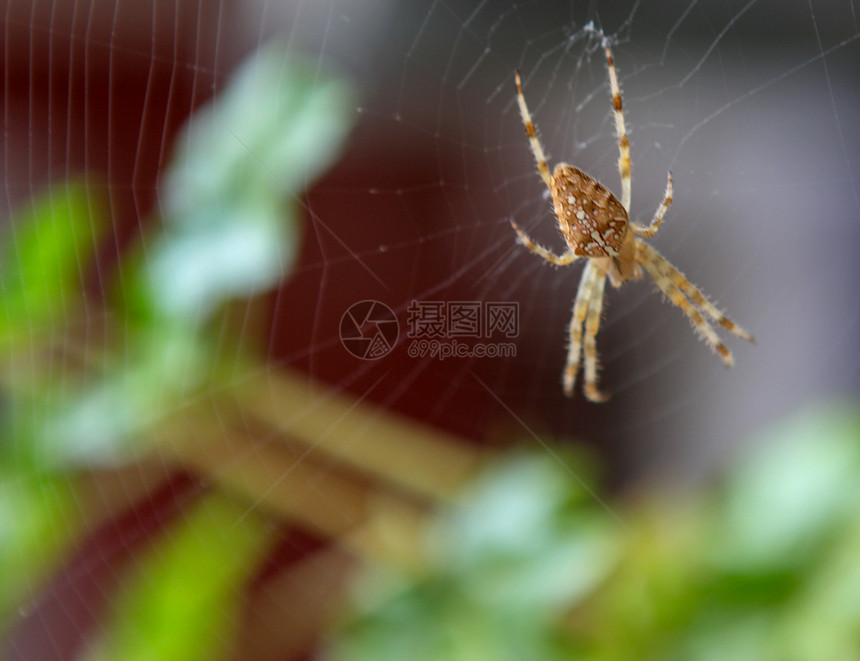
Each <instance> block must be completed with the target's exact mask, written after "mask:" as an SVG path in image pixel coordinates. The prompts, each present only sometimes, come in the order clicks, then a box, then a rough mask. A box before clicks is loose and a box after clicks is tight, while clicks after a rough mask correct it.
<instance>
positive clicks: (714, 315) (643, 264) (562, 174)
mask: <svg viewBox="0 0 860 661" xmlns="http://www.w3.org/2000/svg"><path fill="white" fill-rule="evenodd" d="M603 47H604V49H605V51H606V64H607V68H608V69H609V85H610V91H611V93H612V108H613V111H614V114H615V131H616V133H617V135H618V151H619V158H618V169H619V171H620V173H621V201H620V202H619V201H618V199H617V198H616V197H615V196H614V195H613V194H612V193H611V192H610V191H609V190H608V189H607V188H606V187H604V186H603V185H601V184H600V183H598V182H597V181H595V180H594V179H592V178H591V177H589V176H588V175H587V174H585V173H584V172H583V171H582V170H579V169H578V168H575V167H573V166H572V165H568V164H567V163H559V164H558V165H556V166H555V170H554V171H553V173H552V175H550V171H549V166H548V165H547V162H546V156H545V155H544V152H543V147H542V146H541V143H540V141H539V140H538V137H537V134H536V132H535V125H534V123H533V122H532V118H531V115H529V110H528V107H527V106H526V99H525V97H524V96H523V89H522V83H521V81H520V74H519V72H516V83H517V103H518V104H519V107H520V115H521V116H522V121H523V125H524V126H525V129H526V133H527V134H528V138H529V143H530V145H531V150H532V154H534V158H535V161H537V167H538V172H540V176H541V178H542V179H543V181H544V183H545V184H546V186H547V188H548V189H549V192H550V194H551V196H552V203H553V209H554V211H555V216H556V219H557V220H558V227H559V229H560V230H561V234H562V236H563V237H564V240H565V242H566V243H567V247H568V249H567V252H565V253H564V254H563V255H561V256H558V255H556V254H554V253H552V252H550V251H549V250H547V249H546V248H544V247H543V246H539V245H537V244H536V243H535V242H534V241H532V240H531V239H530V238H529V237H528V236H527V235H526V234H525V233H524V232H523V231H522V230H520V228H519V227H517V224H516V223H515V222H513V221H511V225H512V226H513V228H514V230H515V231H516V233H517V236H519V241H520V243H522V244H523V245H524V246H525V247H526V248H528V249H529V250H530V251H532V252H533V253H535V254H537V255H539V256H540V257H543V258H544V259H545V260H546V261H548V262H550V263H551V264H554V265H556V266H567V265H568V264H571V263H573V262H574V261H575V260H576V259H577V258H578V257H584V258H586V259H587V260H588V264H586V265H585V270H584V271H583V273H582V280H581V281H580V283H579V289H578V290H577V293H576V301H575V303H574V305H573V316H572V317H571V320H570V329H569V331H568V332H569V336H570V347H569V349H568V353H567V363H566V365H565V368H564V378H563V381H564V394H565V395H567V396H568V397H571V396H572V395H573V386H574V383H575V382H576V374H577V372H578V371H579V360H580V353H582V352H583V349H584V353H585V369H584V372H585V388H584V391H585V396H586V397H587V398H588V399H590V400H591V401H592V402H604V401H606V400H607V399H608V395H606V394H605V393H603V392H601V391H600V390H599V389H598V387H597V343H596V337H597V331H598V328H599V326H600V314H601V310H602V308H603V289H604V285H605V283H606V277H607V276H608V277H609V282H610V283H612V285H613V286H614V287H620V286H621V285H622V284H624V283H625V282H627V281H628V280H634V279H635V280H639V279H640V278H641V277H642V269H643V268H644V269H645V270H646V271H647V272H648V275H650V276H651V278H652V279H653V280H654V283H655V284H656V285H657V287H658V288H659V289H660V290H661V291H662V292H663V293H664V294H665V295H666V296H667V297H668V299H669V300H670V301H671V302H672V303H673V304H675V305H676V306H677V307H679V308H681V311H682V312H684V314H686V315H687V317H688V318H689V319H690V321H691V322H692V324H693V327H694V328H695V329H696V332H697V333H698V334H699V335H700V336H701V338H702V339H703V340H704V341H705V342H706V343H707V345H708V346H709V347H710V348H711V350H712V351H714V352H715V353H716V354H717V355H719V357H720V358H721V359H722V361H723V363H725V364H726V365H727V366H731V365H732V363H733V359H732V354H731V352H730V351H729V349H728V347H726V345H724V344H723V343H722V342H721V341H720V338H719V336H718V335H717V333H716V331H715V330H714V328H713V326H711V324H710V323H709V322H708V321H707V320H706V319H705V317H709V318H710V319H712V320H713V321H715V322H717V323H718V324H719V325H720V326H722V327H723V328H725V329H727V330H728V331H729V332H731V333H734V334H735V335H737V336H739V337H742V338H743V339H745V340H747V341H749V342H754V341H755V340H754V339H753V337H752V336H751V335H750V334H749V333H747V332H746V331H745V330H743V329H742V328H740V327H739V326H738V325H737V324H735V323H734V322H733V321H731V320H730V319H729V318H728V317H726V316H724V315H723V313H722V312H720V311H719V310H718V309H717V308H716V307H714V305H713V304H711V303H710V302H709V301H708V300H707V299H706V298H705V296H704V295H703V294H702V292H701V291H699V290H698V289H697V288H696V287H695V285H693V284H692V283H691V282H690V281H689V280H687V278H685V277H684V276H683V274H682V273H681V272H680V271H678V269H676V268H675V267H674V266H672V265H671V264H670V263H669V262H668V261H667V260H666V259H665V258H664V257H663V256H662V255H660V254H659V253H658V252H657V251H656V250H654V248H652V247H651V246H649V245H648V244H647V243H645V242H644V241H642V240H640V239H639V238H637V237H650V236H654V235H655V234H656V233H657V230H658V229H660V223H662V222H663V216H665V215H666V210H667V209H668V208H669V205H670V204H671V203H672V173H671V172H669V175H668V180H667V182H666V192H665V193H664V194H663V201H662V202H661V203H660V206H659V207H657V211H656V212H655V213H654V217H653V218H652V219H651V223H650V224H649V225H647V226H644V225H639V224H637V223H631V222H630V220H629V217H628V214H629V211H630V143H629V141H628V139H627V129H626V128H625V126H624V114H623V112H622V108H621V90H620V89H619V87H618V76H617V74H616V72H615V63H614V61H613V59H612V51H611V50H610V48H609V41H608V40H607V39H604V40H603ZM702 313H704V315H705V316H702ZM583 327H584V330H585V333H584V337H583Z"/></svg>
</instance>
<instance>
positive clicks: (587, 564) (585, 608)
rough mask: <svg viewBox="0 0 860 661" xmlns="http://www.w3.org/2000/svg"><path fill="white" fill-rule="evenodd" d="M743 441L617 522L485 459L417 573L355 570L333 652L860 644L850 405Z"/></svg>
mask: <svg viewBox="0 0 860 661" xmlns="http://www.w3.org/2000/svg"><path fill="white" fill-rule="evenodd" d="M753 447H754V448H755V450H754V451H753V452H751V453H750V455H749V456H747V457H744V458H743V461H741V462H740V463H739V464H738V465H737V466H736V467H735V468H734V469H733V470H731V471H729V473H728V475H727V478H726V480H725V481H724V482H723V483H722V484H721V485H718V486H717V487H716V488H713V489H711V490H709V491H705V492H702V493H687V494H683V495H681V494H671V493H654V494H651V495H650V496H649V497H648V498H645V499H643V500H642V501H641V502H639V503H638V504H637V505H636V507H635V508H629V507H628V508H625V509H623V510H622V509H620V508H619V509H618V511H619V512H621V515H622V518H623V519H624V521H625V522H626V523H627V524H629V527H628V528H625V527H623V526H621V525H620V524H617V523H616V522H615V521H614V520H613V519H612V518H611V517H610V516H609V514H607V513H606V512H605V511H603V510H602V509H601V508H599V507H597V505H596V504H595V503H594V502H592V501H590V500H589V499H588V498H585V497H583V496H582V489H581V487H580V486H579V484H578V483H577V482H575V481H573V480H572V479H571V478H570V476H569V475H568V474H567V473H566V472H565V471H564V470H563V469H562V468H561V467H559V466H558V464H555V463H554V462H552V461H550V460H549V459H546V458H542V459H541V458H528V457H526V458H522V457H521V458H519V459H517V460H515V461H514V463H512V464H508V465H503V466H497V467H495V468H493V469H492V470H490V471H489V472H488V473H487V474H486V475H484V476H483V477H482V478H481V479H480V480H479V482H478V485H477V486H476V488H475V489H474V490H473V491H472V492H470V493H469V494H468V495H467V497H466V498H465V499H464V501H463V503H462V504H461V505H460V506H459V507H458V508H457V509H456V510H455V511H454V512H453V513H452V514H450V515H448V516H447V517H446V519H445V523H444V524H442V525H440V526H439V527H438V528H437V529H436V534H435V536H434V537H433V539H432V540H431V544H430V548H431V554H432V555H433V556H434V557H436V558H437V559H438V560H439V562H437V563H436V564H435V565H434V566H433V567H432V569H431V571H430V572H429V573H428V574H426V575H422V576H420V577H414V576H408V575H399V574H398V575H395V576H392V575H391V574H390V572H389V573H388V574H384V573H381V572H380V570H378V569H376V570H373V571H372V572H370V573H369V575H368V576H365V577H364V578H363V579H362V581H361V582H360V583H359V585H358V586H357V587H358V590H357V594H356V596H355V597H354V599H353V613H352V615H351V616H350V618H348V620H347V622H346V623H345V624H344V626H343V628H342V630H341V632H340V635H339V637H338V639H337V641H336V642H335V643H333V644H332V645H331V647H330V650H329V655H328V658H330V659H332V660H333V661H358V660H364V659H374V660H375V661H387V660H388V659H400V658H404V657H407V656H408V658H414V659H419V660H421V661H435V660H437V659H438V660H440V661H441V660H442V659H470V660H473V659H474V660H482V659H506V658H511V659H514V658H517V659H519V658H529V659H556V658H566V659H581V660H587V661H610V660H611V661H615V660H621V659H624V660H630V659H643V660H648V661H651V660H653V661H658V660H659V661H675V660H677V661H682V660H683V661H712V660H713V661H717V660H723V659H755V660H756V661H815V660H817V659H822V658H827V659H840V660H845V661H848V660H849V659H856V658H860V638H858V631H860V600H858V599H857V594H858V593H860V507H858V506H860V412H858V408H857V407H848V408H837V407H833V408H829V409H823V410H819V411H815V412H810V413H807V414H805V415H801V416H799V417H797V418H795V419H793V420H791V421H788V422H787V423H786V424H784V425H782V426H780V427H778V428H776V429H774V430H772V431H771V432H770V433H769V434H768V435H767V436H766V437H765V438H762V439H759V441H758V442H757V443H754V444H753ZM574 466H575V464H574ZM565 503H566V504H565ZM440 550H441V551H440ZM368 586H373V587H372V588H368ZM380 586H381V587H380Z"/></svg>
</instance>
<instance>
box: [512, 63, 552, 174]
mask: <svg viewBox="0 0 860 661" xmlns="http://www.w3.org/2000/svg"><path fill="white" fill-rule="evenodd" d="M514 78H515V79H516V81H517V103H518V104H519V106H520V117H521V118H522V120H523V126H525V127H526V134H527V135H528V136H529V145H531V148H532V154H534V157H535V161H536V162H537V167H538V172H540V176H541V179H543V183H545V184H546V187H547V188H549V189H550V190H552V187H551V182H552V177H551V176H550V174H549V166H548V165H547V164H546V155H545V154H544V153H543V147H542V146H541V144H540V140H538V137H537V131H535V125H534V122H533V121H532V116H531V115H530V114H529V109H528V106H527V105H526V97H525V96H524V95H523V86H522V82H521V81H520V72H519V71H516V72H515V73H514Z"/></svg>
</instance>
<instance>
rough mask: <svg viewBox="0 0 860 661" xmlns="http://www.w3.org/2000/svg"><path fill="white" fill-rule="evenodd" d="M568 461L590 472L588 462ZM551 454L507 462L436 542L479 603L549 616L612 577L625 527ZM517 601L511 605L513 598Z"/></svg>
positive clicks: (471, 495)
mask: <svg viewBox="0 0 860 661" xmlns="http://www.w3.org/2000/svg"><path fill="white" fill-rule="evenodd" d="M565 461H566V462H567V463H569V464H572V465H574V466H576V469H575V470H576V471H577V473H578V474H582V473H584V468H583V465H582V462H581V461H577V460H576V459H575V458H573V457H572V456H571V455H570V453H567V456H566V457H565ZM586 500H588V494H587V492H586V490H585V489H584V488H583V487H582V486H581V485H580V484H579V482H578V481H576V480H574V479H573V478H572V477H571V476H570V474H569V473H568V472H567V471H566V470H564V468H563V467H562V466H560V465H559V464H558V462H557V461H556V460H555V459H554V458H553V457H550V456H549V455H548V454H540V455H523V456H519V457H507V458H506V459H505V460H504V461H503V462H500V464H499V465H498V466H495V467H492V468H491V469H490V470H488V471H487V473H486V474H484V475H483V476H482V477H481V478H480V479H479V480H478V481H477V482H476V483H475V484H474V485H473V487H472V488H471V489H470V490H469V492H468V493H467V494H464V501H463V503H462V505H461V506H460V507H458V508H457V509H456V510H455V511H454V512H453V513H452V515H451V516H450V518H449V519H448V520H447V522H446V528H445V529H443V530H442V531H440V533H439V534H438V536H437V540H438V541H439V542H441V544H440V545H439V548H438V553H439V555H440V558H439V563H440V564H442V565H444V566H445V568H446V571H447V572H451V573H456V574H458V575H459V576H460V577H462V580H463V583H464V588H465V589H467V590H468V591H469V592H470V593H471V594H472V595H473V597H474V598H475V599H476V600H477V601H481V600H486V601H487V602H488V603H490V604H494V605H495V607H496V608H506V609H510V610H512V611H517V616H518V617H534V618H540V617H545V615H546V612H547V611H548V610H549V611H551V610H552V609H554V608H558V607H569V606H570V605H571V604H572V603H574V602H575V601H576V600H577V599H578V598H580V597H582V596H583V595H584V594H586V593H587V592H588V591H589V590H591V589H592V588H593V587H594V586H595V585H596V583H597V582H598V581H600V580H601V579H602V578H604V577H605V575H606V573H607V572H608V571H609V569H610V568H611V567H612V565H613V563H614V561H615V557H616V555H617V550H618V546H617V543H616V539H615V538H616V535H615V534H614V533H615V532H617V531H618V530H619V529H620V525H619V524H618V523H617V522H615V521H614V520H612V519H611V518H609V517H608V516H607V515H606V513H605V512H604V511H603V510H600V511H598V512H595V511H594V509H593V508H592V507H591V505H593V504H594V503H593V502H589V503H588V505H587V506H586V505H585V501H586ZM514 595H515V596H516V598H512V597H513V596H514Z"/></svg>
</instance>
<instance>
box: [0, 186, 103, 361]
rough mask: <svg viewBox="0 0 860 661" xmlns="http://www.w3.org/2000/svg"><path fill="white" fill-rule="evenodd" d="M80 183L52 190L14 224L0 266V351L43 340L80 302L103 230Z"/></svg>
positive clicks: (98, 211) (99, 216) (100, 217)
mask: <svg viewBox="0 0 860 661" xmlns="http://www.w3.org/2000/svg"><path fill="white" fill-rule="evenodd" d="M93 205H94V202H93V201H92V200H91V199H90V195H89V193H88V191H87V189H86V188H85V187H84V186H83V184H82V183H80V182H69V183H67V184H65V185H62V186H57V187H55V188H52V189H51V190H50V191H49V192H48V193H47V194H46V195H44V196H42V197H39V198H36V200H35V201H34V203H33V205H32V207H30V208H29V209H27V210H26V211H25V212H23V213H21V214H20V215H17V216H16V217H15V218H14V219H12V221H11V223H10V229H9V231H8V232H7V236H6V238H5V242H4V243H5V245H4V249H3V251H2V252H3V255H2V262H0V291H2V296H0V351H9V350H11V349H13V348H14V347H15V346H17V345H20V344H21V343H22V342H26V343H30V342H34V341H40V340H41V339H43V338H41V337H39V335H40V334H41V333H44V332H46V331H47V330H49V329H50V328H51V327H52V326H54V325H56V324H59V323H61V322H64V321H65V320H66V319H67V318H68V317H69V316H70V315H72V314H73V313H74V312H75V308H77V307H79V306H80V305H81V304H82V302H83V301H82V296H81V293H80V292H81V285H82V284H83V280H84V278H85V277H86V275H87V274H86V269H87V268H88V266H89V264H90V260H91V257H92V253H93V251H94V249H95V247H96V245H97V242H98V240H99V239H100V237H101V235H102V234H103V233H104V230H105V227H106V225H105V223H104V219H103V218H102V214H101V213H100V211H101V210H100V209H99V208H98V206H93Z"/></svg>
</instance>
